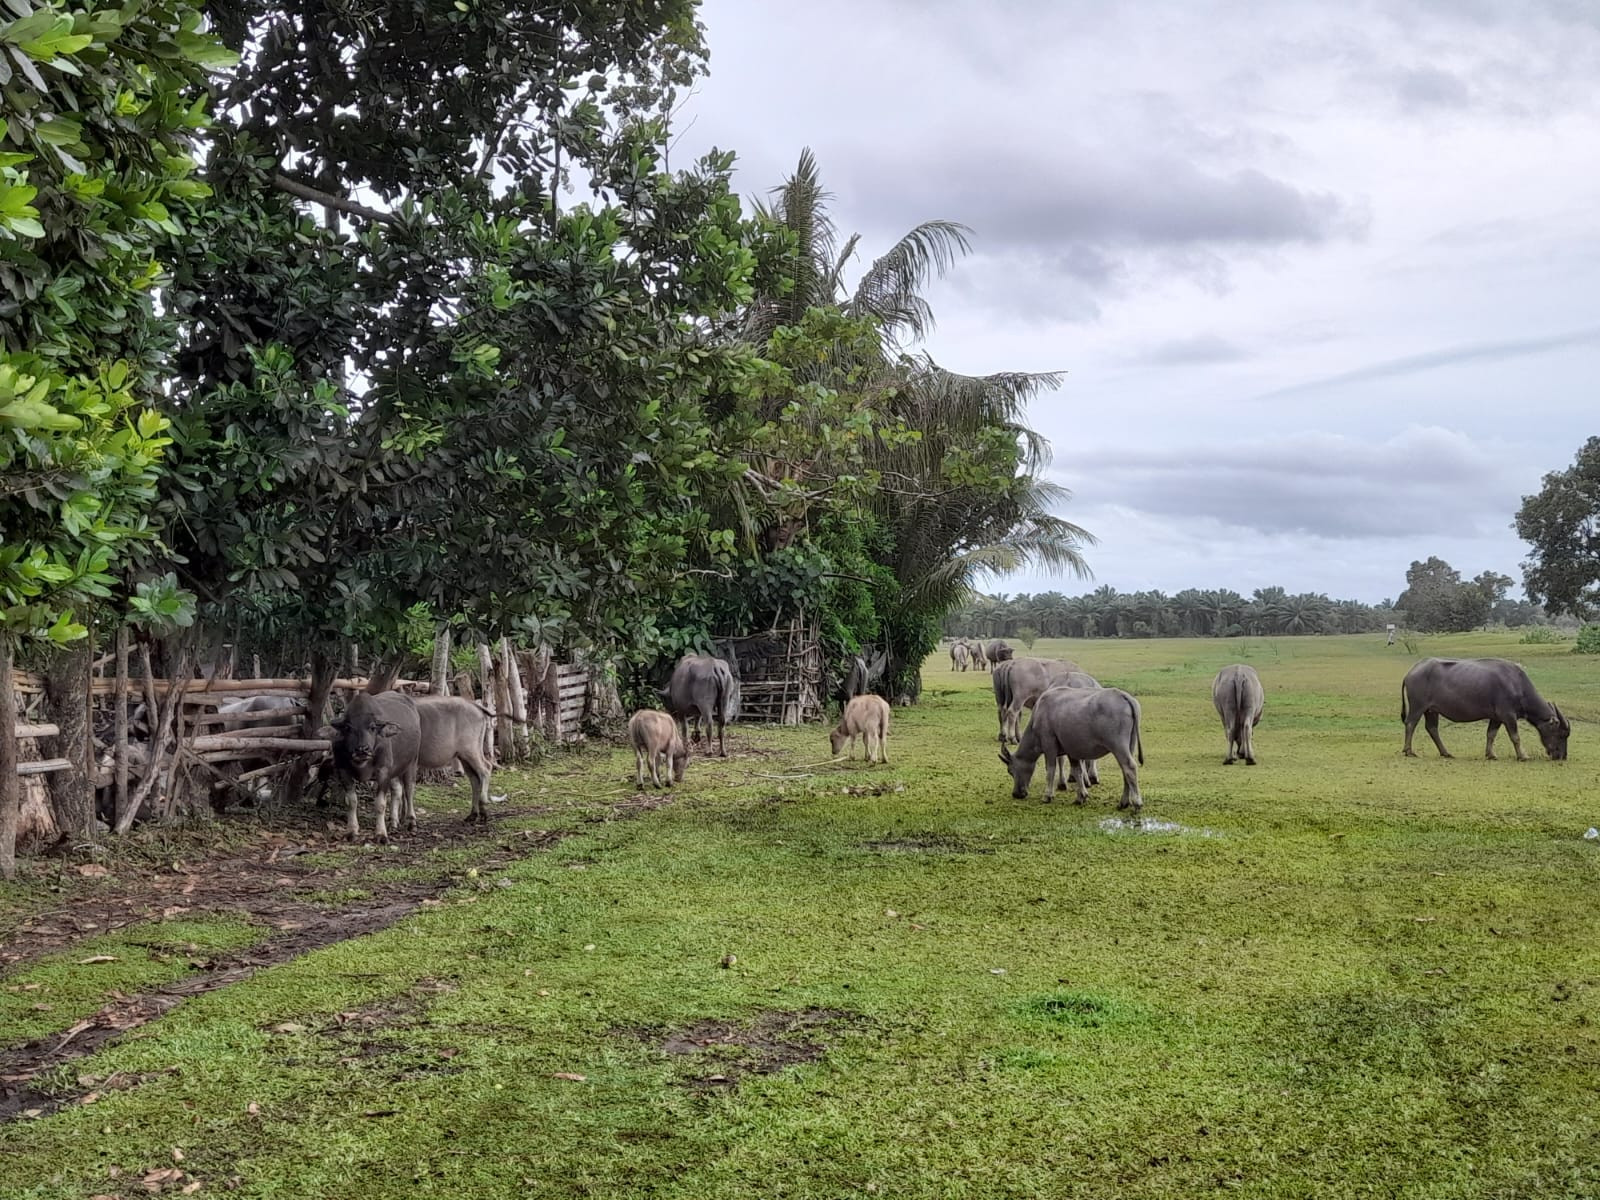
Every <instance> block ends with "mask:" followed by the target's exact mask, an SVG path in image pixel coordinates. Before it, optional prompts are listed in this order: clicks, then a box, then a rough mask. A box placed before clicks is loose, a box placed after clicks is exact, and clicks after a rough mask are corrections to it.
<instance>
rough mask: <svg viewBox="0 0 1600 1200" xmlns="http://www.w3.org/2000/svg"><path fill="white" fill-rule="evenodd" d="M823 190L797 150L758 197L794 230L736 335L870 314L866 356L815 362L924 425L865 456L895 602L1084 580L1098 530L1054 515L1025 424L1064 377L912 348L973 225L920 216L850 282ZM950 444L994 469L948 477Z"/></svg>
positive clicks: (911, 424) (852, 244) (1055, 503)
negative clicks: (783, 282)
mask: <svg viewBox="0 0 1600 1200" xmlns="http://www.w3.org/2000/svg"><path fill="white" fill-rule="evenodd" d="M830 199H831V197H830V196H829V195H828V193H827V192H826V191H825V190H824V189H823V187H822V183H821V177H820V173H819V171H818V168H817V162H816V158H815V156H814V155H813V154H812V153H811V151H810V150H806V151H803V152H802V153H801V155H800V161H799V164H798V166H797V167H796V169H795V172H794V174H793V175H791V176H790V177H789V178H788V179H787V180H785V181H784V183H783V184H782V185H781V186H779V187H777V188H775V189H774V190H773V195H772V198H771V200H770V201H768V202H766V203H764V204H760V205H758V208H759V209H760V211H761V212H762V213H763V214H764V215H765V216H766V217H767V218H768V219H769V220H771V221H773V222H775V223H776V224H778V225H781V226H783V227H784V228H786V229H787V230H788V231H789V232H790V234H791V235H792V237H793V243H794V249H793V254H792V260H791V263H790V270H789V272H788V274H789V275H790V277H791V279H792V282H793V287H792V288H790V289H789V290H788V291H787V292H784V293H783V294H779V295H769V296H763V297H759V298H758V299H757V300H756V301H754V302H753V303H752V304H751V306H750V309H749V312H748V313H747V314H746V319H745V323H744V336H745V337H747V338H749V339H750V340H752V341H755V342H758V343H760V342H764V341H765V340H766V339H767V338H768V337H770V336H771V335H772V333H773V332H774V331H775V330H776V329H778V328H779V327H780V326H784V325H793V324H795V323H797V322H799V321H800V320H801V319H802V318H803V317H804V316H805V314H806V313H807V312H808V311H809V310H810V309H812V308H816V307H820V306H828V305H833V306H836V307H837V308H839V309H840V310H841V311H842V312H843V313H844V314H845V315H847V316H850V317H854V318H870V319H871V320H872V321H873V322H874V323H875V325H876V327H877V329H878V331H879V336H880V339H881V344H880V346H879V347H878V348H877V350H876V357H875V360H874V361H870V362H863V361H861V359H860V358H859V357H856V358H854V359H851V360H849V361H837V360H836V361H824V362H822V363H820V364H819V367H818V371H819V375H820V376H821V377H824V378H825V377H826V376H827V375H828V374H829V373H830V372H838V373H840V374H842V373H843V372H845V371H848V372H850V374H851V378H852V379H854V380H855V381H856V386H858V387H859V386H860V381H861V380H862V379H868V380H869V381H870V382H871V385H872V386H870V387H868V388H865V389H863V390H870V391H871V392H873V393H874V394H876V395H879V396H882V397H884V398H885V399H884V400H883V401H882V402H881V403H882V406H883V408H884V409H885V410H886V411H885V413H884V415H885V416H886V417H887V418H888V419H889V420H891V421H899V422H903V423H904V424H905V426H906V427H907V428H910V429H914V430H917V431H918V432H919V433H920V437H918V438H916V439H913V440H908V441H901V442H897V443H895V444H886V443H883V442H879V443H877V444H875V446H874V449H873V451H872V462H871V465H872V466H873V467H874V468H875V469H876V470H877V471H878V472H879V473H880V475H881V478H882V480H883V486H882V487H880V488H879V489H878V490H877V492H876V494H875V499H874V501H873V507H874V510H875V515H876V516H877V518H878V519H879V521H880V522H881V523H882V524H883V525H884V526H885V528H886V529H887V530H888V532H889V533H890V535H891V540H892V543H893V547H894V549H893V553H892V561H891V562H890V563H889V564H888V565H890V566H892V568H893V569H894V572H895V576H896V578H897V579H898V580H899V582H900V585H901V602H902V604H903V605H904V606H906V607H907V608H908V609H910V610H914V611H917V612H921V613H925V614H930V615H932V614H938V613H942V612H945V611H948V610H949V609H950V608H953V607H955V606H956V605H958V604H960V603H961V602H962V601H964V600H966V599H968V598H969V597H970V596H971V595H972V593H973V591H974V589H975V586H976V584H977V583H978V582H979V581H980V580H982V579H983V578H984V577H986V576H989V575H1003V574H1007V573H1009V572H1012V571H1015V570H1018V569H1020V568H1022V567H1024V566H1030V565H1034V566H1039V567H1043V568H1045V569H1048V570H1052V571H1062V572H1067V573H1070V574H1073V575H1076V576H1078V577H1080V578H1083V577H1085V576H1087V575H1088V573H1089V571H1088V566H1087V564H1086V563H1085V561H1084V558H1083V553H1082V551H1083V547H1084V546H1086V545H1090V544H1092V543H1093V542H1094V538H1093V537H1092V536H1091V535H1090V534H1089V533H1088V532H1087V531H1085V530H1083V529H1081V528H1079V527H1078V526H1077V525H1074V524H1072V523H1071V522H1069V521H1067V520H1065V519H1064V518H1062V517H1059V516H1057V515H1056V511H1057V510H1058V509H1059V508H1060V507H1061V506H1062V505H1064V504H1065V502H1066V501H1067V499H1068V498H1069V493H1068V492H1067V490H1066V489H1065V488H1062V487H1060V486H1058V485H1056V484H1053V483H1050V482H1048V481H1046V480H1045V479H1044V478H1042V476H1043V472H1044V469H1045V467H1046V465H1047V464H1048V446H1047V444H1046V443H1045V441H1044V439H1043V438H1042V437H1040V436H1039V435H1038V434H1037V433H1036V432H1035V431H1033V430H1032V429H1030V428H1028V427H1027V426H1026V425H1025V424H1023V418H1024V415H1025V413H1026V409H1027V403H1028V401H1029V399H1031V398H1032V397H1033V396H1035V395H1036V394H1038V393H1039V392H1041V391H1043V390H1046V389H1050V388H1053V387H1055V386H1056V385H1057V384H1058V383H1059V381H1060V377H1059V376H1058V375H1054V374H1035V373H1029V372H1021V371H1004V372H998V373H996V374H993V375H962V374H958V373H957V372H954V371H948V370H946V369H944V368H943V367H941V366H939V365H938V363H937V362H935V361H934V360H933V358H932V357H931V356H930V355H929V354H927V353H926V352H925V351H921V350H918V349H916V344H917V343H918V342H919V341H920V340H921V339H922V338H924V337H925V336H926V335H927V334H928V333H929V332H930V331H931V330H932V328H933V324H934V318H933V310H932V308H931V307H930V306H929V304H928V301H927V299H926V297H925V295H924V293H925V291H926V290H927V287H928V285H929V284H930V283H932V282H933V281H934V280H935V279H937V278H939V277H940V276H942V275H943V274H944V273H945V272H946V271H948V270H949V269H950V268H951V267H952V266H953V265H954V264H955V262H956V261H957V259H959V258H960V257H961V256H963V255H965V254H966V253H967V252H968V250H969V249H970V246H971V243H970V234H971V231H970V230H969V229H967V228H966V226H964V225H960V224H958V223H956V222H954V221H941V220H935V221H924V222H923V223H922V224H920V225H918V226H916V227H915V228H914V229H912V230H911V232H909V233H907V234H906V235H905V236H904V237H902V238H901V239H900V240H899V241H897V242H896V243H895V244H894V245H893V246H891V247H890V248H889V249H888V251H886V252H885V253H884V254H882V255H880V256H879V257H878V258H876V259H874V260H873V261H872V263H871V264H870V265H869V266H867V267H866V269H865V270H864V271H862V273H861V275H860V277H859V279H857V280H856V282H855V285H854V287H850V286H848V285H847V283H846V277H847V273H848V272H849V270H850V268H851V266H852V264H853V262H854V261H855V257H856V253H857V251H858V249H859V247H860V236H859V235H851V236H850V237H848V238H845V239H844V240H843V242H842V243H841V242H840V240H839V237H838V231H837V229H836V228H835V226H834V223H833V220H832V218H831V216H830V215H829V212H828V202H829V200H830ZM840 353H842V354H846V355H850V354H854V355H857V356H859V354H860V353H861V350H860V347H859V345H857V346H853V347H851V348H848V349H845V350H842V351H840ZM997 433H998V434H999V435H1000V439H1001V440H1000V441H999V442H996V440H995V435H996V434H997ZM1007 435H1009V436H1007ZM953 452H959V453H960V454H962V455H964V456H965V457H966V458H968V459H969V460H970V459H971V458H972V457H973V455H974V454H977V455H980V456H983V455H987V457H983V458H982V461H984V462H986V463H987V464H988V465H989V466H990V467H992V468H993V477H992V478H984V479H982V480H980V481H978V482H974V481H973V480H972V479H970V478H967V477H963V478H961V479H953V478H951V477H950V476H949V468H948V464H949V463H950V461H951V457H952V453H953ZM907 649H908V650H910V647H908V648H907Z"/></svg>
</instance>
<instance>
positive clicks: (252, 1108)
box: [244, 1100, 261, 1117]
mask: <svg viewBox="0 0 1600 1200" xmlns="http://www.w3.org/2000/svg"><path fill="white" fill-rule="evenodd" d="M244 1110H245V1112H247V1113H249V1114H250V1115H251V1116H252V1117H259V1116H260V1115H261V1105H259V1104H257V1103H256V1102H255V1101H254V1100H252V1101H250V1103H249V1104H246V1105H245V1106H244Z"/></svg>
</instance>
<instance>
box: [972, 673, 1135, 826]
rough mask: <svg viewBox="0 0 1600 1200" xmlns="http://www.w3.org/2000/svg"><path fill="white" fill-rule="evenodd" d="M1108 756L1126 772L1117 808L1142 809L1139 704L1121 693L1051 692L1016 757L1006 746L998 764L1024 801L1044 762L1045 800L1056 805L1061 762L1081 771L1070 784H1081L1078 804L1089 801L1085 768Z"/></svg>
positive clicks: (1037, 708)
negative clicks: (1007, 774) (1034, 773)
mask: <svg viewBox="0 0 1600 1200" xmlns="http://www.w3.org/2000/svg"><path fill="white" fill-rule="evenodd" d="M1107 754H1110V755H1112V756H1113V757H1115V758H1116V760H1117V765H1118V766H1119V767H1121V768H1122V800H1121V802H1120V803H1119V804H1118V805H1117V807H1118V808H1132V809H1133V811H1134V812H1135V813H1138V812H1139V811H1140V810H1141V809H1142V808H1143V807H1144V797H1143V796H1141V795H1140V794H1139V771H1138V768H1137V767H1136V766H1134V760H1135V758H1137V759H1138V762H1139V765H1140V766H1143V765H1144V745H1143V743H1142V742H1141V740H1140V737H1139V702H1138V701H1137V700H1135V699H1134V698H1133V697H1132V696H1130V695H1128V693H1127V692H1124V691H1121V690H1119V689H1117V688H1065V687H1058V688H1051V689H1049V690H1048V691H1046V692H1045V693H1044V694H1042V695H1041V696H1040V697H1039V699H1038V702H1037V703H1036V704H1035V706H1034V710H1033V720H1032V721H1030V722H1028V729H1027V732H1026V733H1024V734H1023V735H1022V742H1021V743H1020V744H1019V745H1018V746H1017V752H1016V753H1015V754H1013V753H1012V752H1011V751H1010V749H1008V748H1006V747H1004V746H1002V747H1001V749H1000V761H1001V762H1003V763H1004V764H1005V765H1006V769H1007V770H1008V771H1010V772H1011V780H1012V784H1013V787H1012V791H1011V795H1012V796H1013V797H1014V798H1015V799H1017V800H1026V799H1027V797H1028V785H1029V784H1031V783H1032V782H1033V772H1034V768H1035V767H1037V766H1038V764H1039V759H1040V757H1041V756H1042V757H1043V758H1044V762H1045V793H1044V798H1045V800H1047V801H1049V800H1053V799H1054V798H1055V794H1056V783H1057V780H1058V778H1059V777H1060V774H1061V760H1062V759H1066V760H1067V761H1068V763H1069V764H1070V766H1072V767H1074V768H1077V769H1076V770H1074V771H1072V772H1071V773H1070V775H1069V780H1070V782H1072V783H1075V784H1076V785H1077V792H1078V799H1077V803H1079V804H1082V803H1084V802H1085V801H1086V800H1087V799H1088V798H1089V791H1088V783H1087V780H1086V778H1085V776H1086V775H1087V771H1086V769H1085V768H1086V767H1087V765H1088V764H1090V763H1092V762H1094V760H1095V759H1098V758H1100V757H1102V756H1104V755H1107Z"/></svg>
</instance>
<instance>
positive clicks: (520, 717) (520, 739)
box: [500, 637, 532, 762]
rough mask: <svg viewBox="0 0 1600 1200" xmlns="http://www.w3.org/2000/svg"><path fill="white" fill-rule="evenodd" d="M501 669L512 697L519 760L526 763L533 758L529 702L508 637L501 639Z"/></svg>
mask: <svg viewBox="0 0 1600 1200" xmlns="http://www.w3.org/2000/svg"><path fill="white" fill-rule="evenodd" d="M500 667H501V670H502V671H503V672H504V673H505V677H506V690H507V691H508V692H509V693H510V696H511V720H512V721H513V722H514V725H513V727H512V730H511V734H512V740H513V743H514V745H515V747H516V751H517V760H518V761H519V762H526V761H527V760H528V759H529V758H530V757H532V746H531V744H530V741H529V738H528V700H527V696H526V695H525V694H524V693H523V690H522V672H521V671H520V670H518V668H517V652H516V650H515V649H514V648H513V647H512V645H511V639H510V638H508V637H503V638H501V639H500Z"/></svg>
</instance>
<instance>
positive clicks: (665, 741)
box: [628, 708, 689, 787]
mask: <svg viewBox="0 0 1600 1200" xmlns="http://www.w3.org/2000/svg"><path fill="white" fill-rule="evenodd" d="M628 740H629V741H631V742H632V743H633V778H634V780H635V782H637V783H638V785H639V786H640V787H643V786H644V769H645V764H646V763H649V764H650V782H651V783H653V784H655V786H656V787H671V786H672V785H673V784H674V783H682V782H683V768H684V766H685V765H686V764H687V763H688V761H689V747H688V746H686V745H684V743H683V738H682V737H680V736H679V734H678V724H677V722H676V721H674V720H673V719H672V717H671V716H669V715H668V714H667V713H664V712H658V711H657V710H656V709H653V708H645V709H640V710H639V711H638V712H636V713H634V714H633V716H632V717H631V718H629V720H628ZM669 758H670V759H671V760H672V763H671V766H668V764H667V760H668V759H669ZM663 776H665V779H663V778H662V777H663Z"/></svg>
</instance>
